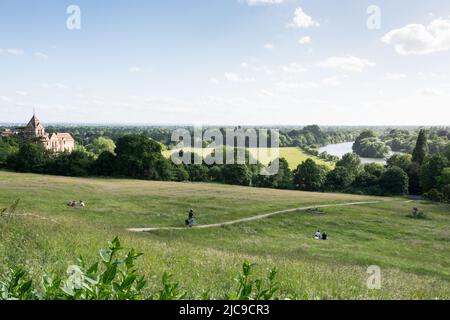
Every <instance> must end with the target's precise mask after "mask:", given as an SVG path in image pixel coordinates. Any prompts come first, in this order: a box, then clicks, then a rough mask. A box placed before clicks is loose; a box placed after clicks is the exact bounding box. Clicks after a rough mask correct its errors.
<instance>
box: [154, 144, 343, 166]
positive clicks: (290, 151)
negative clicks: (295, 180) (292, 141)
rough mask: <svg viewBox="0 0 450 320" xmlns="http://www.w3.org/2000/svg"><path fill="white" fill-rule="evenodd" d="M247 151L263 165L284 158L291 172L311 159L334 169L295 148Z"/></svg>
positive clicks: (166, 153)
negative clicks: (277, 152) (277, 150)
mask: <svg viewBox="0 0 450 320" xmlns="http://www.w3.org/2000/svg"><path fill="white" fill-rule="evenodd" d="M183 150H184V151H185V152H193V153H196V154H198V155H202V154H203V157H207V156H208V155H210V154H211V153H212V152H213V151H214V149H213V148H205V149H196V148H185V149H183ZM247 150H248V152H249V153H250V154H251V155H252V157H253V158H255V159H258V160H259V161H260V162H261V163H262V164H264V165H268V164H269V163H270V162H271V161H273V160H274V159H275V158H277V156H278V157H280V158H285V159H286V160H287V162H288V163H289V168H290V169H291V170H294V169H297V166H298V165H299V164H301V163H302V162H303V161H305V160H307V159H313V160H314V161H315V162H316V163H317V164H321V165H325V166H327V167H328V168H331V169H332V168H333V167H334V163H331V162H326V161H324V160H322V159H320V158H319V157H315V156H312V155H309V154H307V153H305V152H304V151H303V150H302V149H300V148H295V147H284V148H279V154H278V155H276V154H275V152H273V151H272V150H271V149H269V148H247ZM177 151H178V152H179V151H180V150H179V149H175V150H164V151H163V152H162V154H163V156H164V157H166V158H170V155H171V154H172V153H173V152H177Z"/></svg>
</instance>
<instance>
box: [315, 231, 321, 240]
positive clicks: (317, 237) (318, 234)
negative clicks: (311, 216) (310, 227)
mask: <svg viewBox="0 0 450 320" xmlns="http://www.w3.org/2000/svg"><path fill="white" fill-rule="evenodd" d="M321 238H322V235H321V233H320V230H317V231H316V233H315V234H314V240H320V239H321Z"/></svg>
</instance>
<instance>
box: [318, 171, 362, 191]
mask: <svg viewBox="0 0 450 320" xmlns="http://www.w3.org/2000/svg"><path fill="white" fill-rule="evenodd" d="M354 179H355V175H354V174H353V173H350V171H349V169H347V168H346V167H336V168H335V169H334V170H332V171H330V172H328V174H327V176H326V180H325V190H327V191H340V192H343V191H346V190H347V189H348V188H349V187H350V185H351V184H352V183H353V181H354Z"/></svg>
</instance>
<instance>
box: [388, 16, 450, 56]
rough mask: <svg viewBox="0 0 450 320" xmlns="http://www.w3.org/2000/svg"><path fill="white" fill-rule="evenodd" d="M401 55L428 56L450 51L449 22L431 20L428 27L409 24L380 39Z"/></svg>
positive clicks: (440, 19)
mask: <svg viewBox="0 0 450 320" xmlns="http://www.w3.org/2000/svg"><path fill="white" fill-rule="evenodd" d="M381 41H383V42H384V43H386V44H389V45H392V46H394V49H395V51H396V52H397V53H398V54H401V55H410V54H419V55H420V54H430V53H434V52H440V51H447V50H449V49H450V20H445V19H442V18H439V19H436V20H433V21H432V22H431V23H430V24H429V25H428V26H424V25H422V24H409V25H406V26H404V27H403V28H400V29H395V30H392V31H390V32H388V33H387V34H386V35H385V36H384V37H382V38H381Z"/></svg>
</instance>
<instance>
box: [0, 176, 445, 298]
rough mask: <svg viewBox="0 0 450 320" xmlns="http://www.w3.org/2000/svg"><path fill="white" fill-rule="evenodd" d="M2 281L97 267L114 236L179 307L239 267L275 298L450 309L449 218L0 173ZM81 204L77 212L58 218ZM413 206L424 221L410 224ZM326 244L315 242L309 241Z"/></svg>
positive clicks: (218, 291)
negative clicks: (193, 223)
mask: <svg viewBox="0 0 450 320" xmlns="http://www.w3.org/2000/svg"><path fill="white" fill-rule="evenodd" d="M17 198H20V199H21V203H20V205H19V208H18V211H17V214H25V213H26V214H33V216H16V217H13V218H6V217H0V237H1V241H0V271H3V270H4V269H5V268H6V267H7V266H14V265H25V266H26V267H27V268H28V269H31V270H32V273H33V274H34V275H36V276H37V275H40V274H41V273H42V272H43V271H44V270H46V271H54V272H57V273H63V272H65V270H66V268H67V266H68V265H69V264H71V263H73V262H75V260H76V258H77V257H78V256H79V255H83V256H84V257H85V258H87V260H89V259H93V258H94V257H95V256H96V255H97V250H98V248H100V247H104V245H105V243H106V242H107V241H108V240H111V239H112V238H113V237H114V236H116V235H118V236H120V238H121V239H122V243H123V245H125V246H127V247H134V248H136V249H137V250H138V251H140V252H143V253H144V256H143V258H142V259H141V261H140V264H139V268H140V270H141V271H143V272H145V274H146V275H147V277H148V280H149V282H150V286H151V287H152V286H154V287H156V286H159V279H160V277H161V275H162V273H163V272H164V271H170V272H173V273H174V274H175V277H176V279H178V280H179V281H180V283H181V286H182V289H184V290H186V291H187V292H188V297H197V298H198V297H200V296H201V295H202V294H203V293H204V292H205V291H208V293H209V295H210V296H211V297H212V298H222V297H223V293H224V292H225V291H227V290H228V289H229V288H230V287H232V286H234V281H233V279H234V277H235V275H236V273H237V272H238V271H239V269H240V265H241V264H242V261H243V260H244V259H249V260H250V261H251V262H253V263H256V264H257V267H256V270H257V273H261V274H263V273H266V271H267V269H268V268H272V267H277V268H278V269H279V281H280V282H281V293H282V294H283V295H286V296H292V297H294V298H299V299H340V298H342V299H360V298H361V299H375V298H394V299H396V298H406V299H420V298H447V299H448V298H450V272H449V270H450V246H449V245H448V244H449V241H450V227H449V226H450V207H449V206H444V205H437V204H430V203H425V202H420V203H411V202H406V201H405V199H393V198H375V197H367V196H357V195H342V194H320V193H305V192H297V191H283V190H271V189H256V188H246V187H234V186H225V185H213V184H191V183H173V182H152V181H134V180H112V179H76V178H64V177H51V176H42V175H31V174H16V173H8V172H0V208H1V207H6V206H8V205H10V204H11V203H12V202H13V201H14V200H15V199H17ZM70 200H84V201H85V202H86V204H87V208H85V209H74V208H69V207H67V206H66V203H67V202H68V201H70ZM368 200H369V201H371V200H375V201H379V202H378V203H375V204H366V205H361V206H353V207H330V208H324V209H320V210H317V211H316V210H310V211H299V212H292V213H286V214H280V215H277V216H272V217H270V218H267V219H263V220H258V221H252V222H248V223H242V224H237V225H232V226H226V227H220V228H211V229H192V230H187V229H186V230H179V231H154V232H151V233H130V232H128V231H126V228H130V227H158V226H161V227H163V226H175V227H176V226H182V225H183V221H184V219H185V218H186V215H187V210H188V209H189V208H191V207H192V208H194V209H195V211H196V213H197V216H198V222H199V223H201V224H209V223H217V222H224V221H230V220H235V219H239V218H244V217H250V216H254V215H258V214H262V213H268V212H272V211H277V210H282V209H289V208H297V207H302V206H308V205H318V204H341V203H347V202H354V201H368ZM413 206H418V207H419V208H420V209H421V210H423V211H424V212H426V214H427V219H423V220H417V219H412V218H410V217H408V214H409V212H410V211H411V208H412V207H413ZM317 228H320V229H321V230H324V231H326V232H328V234H329V235H330V238H331V239H330V241H315V240H312V235H313V233H314V231H315V230H316V229H317ZM369 265H378V266H380V267H381V270H382V289H381V290H375V291H369V290H368V289H367V287H366V280H367V274H366V270H367V267H368V266H369Z"/></svg>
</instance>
